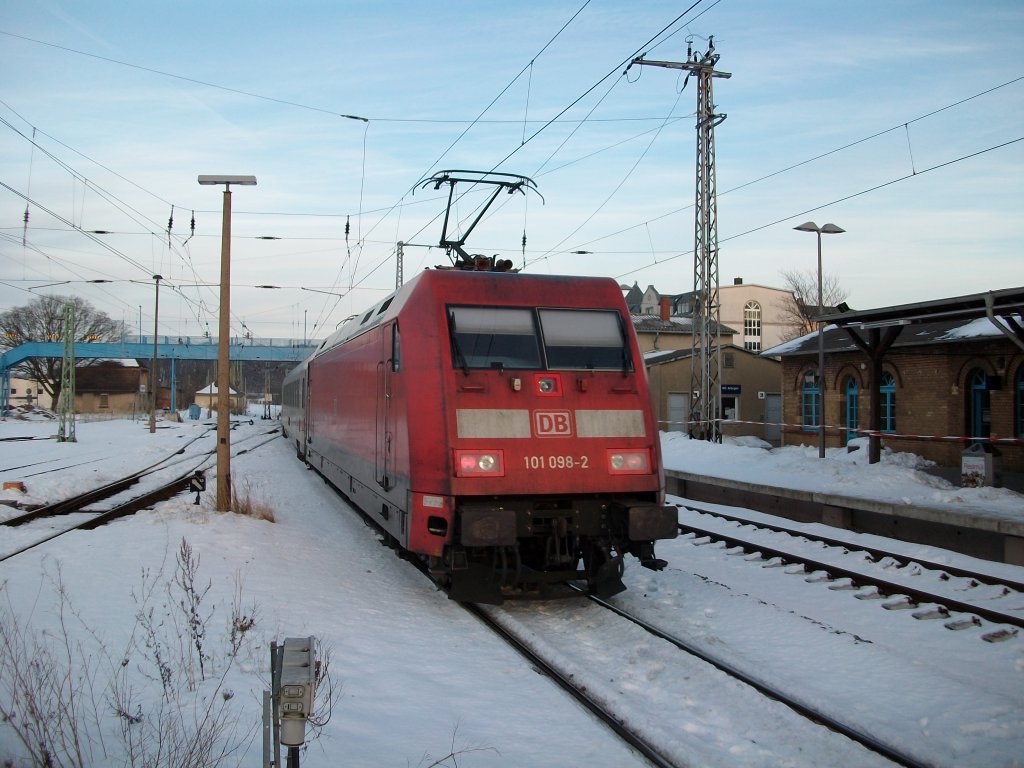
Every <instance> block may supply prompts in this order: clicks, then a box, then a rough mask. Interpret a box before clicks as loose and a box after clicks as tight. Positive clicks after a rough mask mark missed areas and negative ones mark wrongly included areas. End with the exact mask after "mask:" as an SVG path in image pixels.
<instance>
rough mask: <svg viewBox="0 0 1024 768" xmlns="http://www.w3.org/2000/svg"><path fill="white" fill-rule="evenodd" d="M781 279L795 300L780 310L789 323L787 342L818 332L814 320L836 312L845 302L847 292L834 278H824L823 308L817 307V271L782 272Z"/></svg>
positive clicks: (829, 276)
mask: <svg viewBox="0 0 1024 768" xmlns="http://www.w3.org/2000/svg"><path fill="white" fill-rule="evenodd" d="M779 274H781V275H782V280H783V282H784V284H785V287H786V289H787V290H788V291H790V293H791V294H792V299H790V300H788V301H786V302H785V303H784V304H783V305H782V307H781V316H782V320H783V322H784V323H785V324H786V330H785V331H784V333H783V338H784V339H785V340H787V341H788V340H789V339H795V338H797V337H798V336H803V335H804V334H806V333H811V332H812V331H814V330H816V329H817V327H818V326H817V323H815V321H814V320H813V319H812V318H815V317H817V316H818V315H823V314H827V313H829V312H833V311H834V310H835V308H836V307H837V306H838V305H839V304H841V303H842V302H844V301H846V296H847V293H846V290H845V289H844V288H843V287H842V286H841V285H840V284H839V278H837V277H836V276H835V275H829V274H823V275H822V276H821V307H819V306H818V273H817V272H816V271H814V270H809V271H806V272H802V271H800V270H796V269H790V270H782V271H781V272H780V273H779Z"/></svg>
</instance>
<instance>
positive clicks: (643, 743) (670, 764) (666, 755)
mask: <svg viewBox="0 0 1024 768" xmlns="http://www.w3.org/2000/svg"><path fill="white" fill-rule="evenodd" d="M581 591H582V590H581ZM588 599H589V600H590V601H591V602H592V603H593V604H595V606H596V607H599V609H600V610H604V611H608V612H610V613H613V614H615V615H616V616H617V617H619V618H621V619H623V620H624V621H626V622H629V623H630V624H631V625H633V626H635V627H638V628H640V629H642V630H643V631H644V632H646V633H647V634H649V635H651V636H652V637H654V638H657V639H658V640H661V641H665V642H667V643H669V644H670V645H671V646H673V647H674V648H675V649H677V650H679V651H681V652H682V653H684V654H687V655H688V656H690V657H693V658H694V659H697V660H699V661H700V662H703V663H705V664H708V665H711V666H712V667H714V668H715V669H717V670H718V671H720V672H722V673H724V674H726V675H728V676H729V677H731V678H733V679H734V680H736V681H739V682H740V683H742V684H744V685H746V686H749V687H751V688H753V689H754V690H756V691H757V692H758V693H760V694H761V695H762V696H764V697H767V698H769V699H771V700H773V701H776V702H779V703H780V704H783V705H784V706H786V707H788V708H789V709H791V710H792V711H793V712H795V713H796V714H798V715H799V716H801V717H803V718H806V719H807V720H809V721H811V722H813V723H816V724H818V725H821V726H824V727H825V728H828V729H829V730H831V731H833V732H835V733H837V734H841V735H842V736H845V737H846V738H848V739H850V740H852V741H854V742H856V743H857V744H859V745H861V746H862V747H863V748H864V749H866V750H868V751H870V752H872V753H874V754H876V755H878V756H879V757H881V758H884V759H885V760H888V761H891V762H892V763H894V764H896V765H900V766H904V767H905V768H927V767H928V766H930V765H931V763H929V762H922V761H921V760H919V759H918V758H916V757H914V756H913V755H911V754H909V753H908V752H906V751H905V750H903V749H901V748H899V747H897V746H895V745H893V744H889V743H886V742H885V741H884V740H882V739H880V738H877V737H876V736H874V735H873V734H871V733H869V732H867V731H865V730H864V729H863V728H860V727H858V726H857V725H854V724H851V723H848V722H845V721H843V720H842V719H840V718H838V717H836V716H834V715H830V714H828V713H826V712H823V711H821V710H820V709H818V708H816V707H814V706H812V705H810V704H808V703H807V702H805V701H803V700H802V699H801V698H800V697H799V696H797V695H793V694H791V693H789V692H787V691H786V690H784V689H783V688H780V687H776V686H774V685H772V684H771V683H770V682H769V681H766V680H763V679H761V678H759V677H757V676H756V675H753V674H751V673H748V672H746V671H744V670H742V669H740V668H739V667H737V666H735V665H733V664H730V663H729V662H727V661H725V660H723V659H721V658H717V657H716V656H714V655H713V654H711V653H709V652H708V651H707V649H706V648H702V647H700V646H698V645H696V644H695V643H692V642H689V641H687V640H684V639H681V638H679V637H677V636H675V635H673V634H672V633H671V632H668V631H666V630H664V629H661V628H659V627H656V626H654V625H653V624H651V623H650V622H648V621H645V620H644V619H642V618H640V617H638V616H635V615H633V614H631V613H629V612H628V611H626V610H624V609H622V608H619V607H617V606H615V605H613V604H611V603H610V602H608V601H606V600H602V599H601V598H597V597H593V596H588ZM574 602H575V601H574ZM462 606H463V608H465V609H466V610H467V611H469V612H470V613H471V614H472V615H474V616H475V617H476V618H478V619H479V620H480V621H482V622H483V623H484V624H485V625H486V626H487V627H488V628H489V629H490V630H492V631H493V632H495V633H496V634H497V635H498V636H499V637H500V638H501V639H502V640H504V641H505V642H506V643H508V644H509V645H510V646H511V647H513V648H514V649H515V650H516V651H517V652H519V653H520V654H522V655H523V656H524V657H525V658H526V659H527V660H528V661H529V663H530V664H531V665H533V666H534V667H536V668H537V669H538V670H539V671H541V672H542V673H543V674H545V675H547V676H548V677H550V678H551V679H552V680H553V681H554V682H555V683H556V684H557V685H559V686H560V687H561V688H562V689H564V690H565V691H566V692H568V693H569V694H570V695H571V696H572V697H573V698H574V699H576V701H578V702H579V703H581V704H582V705H583V706H584V707H586V708H587V709H588V710H589V711H590V712H591V713H593V714H594V715H595V716H596V717H597V718H598V719H599V720H600V721H601V722H603V723H605V724H606V725H607V726H608V727H609V728H611V729H612V730H613V731H614V732H615V733H616V734H617V735H618V736H619V737H620V738H622V739H623V740H624V741H625V742H626V743H627V744H628V745H629V746H630V747H632V748H633V749H635V750H636V751H637V752H638V753H640V754H642V755H643V756H644V757H645V758H646V759H647V760H649V761H650V762H651V764H653V765H656V766H659V768H662V767H664V768H681V767H682V766H689V765H696V764H700V761H699V759H696V758H695V759H694V760H693V761H692V762H691V760H690V759H689V758H682V757H680V756H679V755H678V748H675V749H673V748H671V747H669V746H665V745H663V744H660V743H659V742H658V740H657V739H655V738H651V737H649V736H647V735H644V734H643V733H641V732H640V729H637V728H635V727H633V726H631V725H630V721H633V720H636V718H635V716H630V715H628V714H622V713H619V712H616V711H615V709H614V708H613V707H612V706H610V705H609V704H608V703H606V702H605V699H607V697H606V696H602V695H601V694H600V693H595V692H594V686H593V685H592V683H593V679H594V678H597V677H604V676H605V675H606V674H607V671H606V670H594V671H593V674H577V673H574V672H571V671H568V670H566V669H563V668H562V667H561V666H560V665H559V664H558V663H557V662H554V661H551V660H550V659H548V658H546V657H545V654H543V653H541V652H539V651H537V650H536V649H535V648H534V647H532V646H531V643H530V642H529V641H528V640H527V639H525V638H524V637H523V636H521V635H520V633H518V632H516V631H513V630H510V629H509V628H508V627H506V626H505V625H504V623H503V622H502V621H500V620H499V619H498V618H497V616H498V615H499V613H500V612H501V611H502V610H503V609H502V608H492V607H486V608H484V607H481V606H477V605H473V604H468V603H463V604H462ZM575 623H577V624H578V623H579V621H578V620H577V621H576V622H575ZM587 623H588V624H589V623H590V622H587ZM604 633H605V634H607V635H610V636H615V635H616V634H617V633H616V632H614V631H613V630H605V631H604ZM665 715H666V716H667V717H671V715H672V713H667V712H666V713H665Z"/></svg>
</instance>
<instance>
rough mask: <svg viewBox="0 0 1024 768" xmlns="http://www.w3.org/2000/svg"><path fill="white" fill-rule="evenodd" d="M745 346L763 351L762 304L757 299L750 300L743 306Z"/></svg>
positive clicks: (752, 349)
mask: <svg viewBox="0 0 1024 768" xmlns="http://www.w3.org/2000/svg"><path fill="white" fill-rule="evenodd" d="M743 348H744V349H746V350H749V351H751V352H760V351H761V305H760V304H758V303H757V302H756V301H748V302H747V304H746V306H745V307H743Z"/></svg>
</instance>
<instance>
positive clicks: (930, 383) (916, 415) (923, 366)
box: [763, 288, 1024, 473]
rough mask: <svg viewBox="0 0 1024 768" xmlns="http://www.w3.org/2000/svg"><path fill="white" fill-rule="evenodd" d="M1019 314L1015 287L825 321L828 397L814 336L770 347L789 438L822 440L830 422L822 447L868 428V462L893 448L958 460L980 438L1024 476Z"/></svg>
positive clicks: (1022, 310)
mask: <svg viewBox="0 0 1024 768" xmlns="http://www.w3.org/2000/svg"><path fill="white" fill-rule="evenodd" d="M1022 316H1024V288H1009V289H1003V290H998V291H990V292H987V293H981V294H974V295H970V296H960V297H955V298H950V299H941V300H937V301H930V302H922V303H917V304H904V305H900V306H894V307H885V308H882V309H873V310H860V311H847V312H837V313H835V314H830V315H826V316H823V317H821V318H818V319H820V320H822V321H824V322H825V323H826V329H825V332H824V336H823V339H824V348H825V366H824V374H825V375H824V381H825V392H824V398H822V397H821V393H820V391H819V387H818V335H817V333H810V334H807V335H806V336H801V337H800V338H798V339H795V340H793V341H790V342H786V343H784V344H781V345H779V346H776V347H773V348H772V349H769V350H766V351H765V352H764V353H763V354H764V355H765V356H769V357H778V358H780V359H781V361H782V386H781V390H782V401H783V402H782V413H783V419H782V420H783V422H784V426H783V428H782V443H783V445H799V444H806V445H817V444H818V439H819V437H818V434H819V433H818V425H819V424H821V423H822V422H821V421H819V419H821V418H822V417H823V419H824V424H825V427H826V428H825V442H826V446H828V447H832V448H834V447H841V446H844V445H847V444H848V442H849V441H850V440H852V439H854V438H857V437H863V436H864V435H868V436H869V438H870V441H869V452H870V453H871V460H872V461H877V460H878V455H879V450H880V446H881V445H882V444H885V445H886V446H888V447H891V448H892V449H893V450H896V451H910V452H913V453H916V454H918V455H920V456H923V457H924V458H926V459H930V460H932V461H934V462H936V463H937V464H939V465H940V466H945V467H954V466H959V465H960V461H961V456H962V452H963V451H964V449H965V448H966V447H967V446H969V445H972V444H978V445H982V446H991V447H992V448H994V449H995V450H996V451H998V452H999V454H1001V455H1000V456H999V463H1000V465H1001V469H1002V470H1005V471H1008V472H1018V473H1019V472H1024V326H1022V324H1021V323H1022V320H1021V318H1022ZM822 401H823V402H822ZM822 404H823V405H824V409H823V412H822ZM986 450H987V449H986Z"/></svg>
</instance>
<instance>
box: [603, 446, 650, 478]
mask: <svg viewBox="0 0 1024 768" xmlns="http://www.w3.org/2000/svg"><path fill="white" fill-rule="evenodd" d="M608 471H609V472H610V473H611V474H613V475H646V474H649V473H650V471H651V452H650V451H649V450H647V449H646V448H643V449H640V450H624V451H608Z"/></svg>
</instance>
